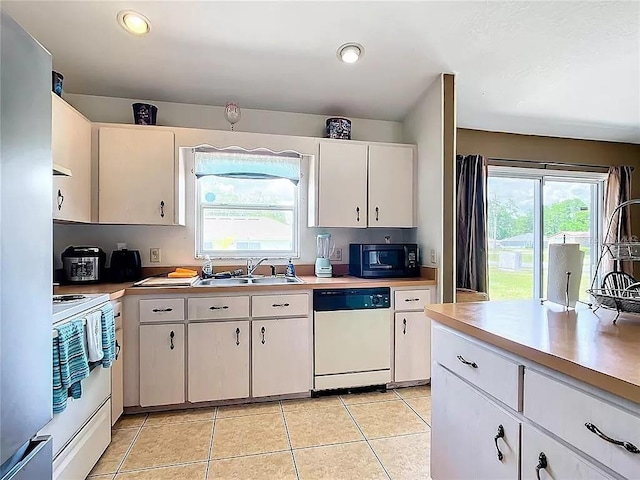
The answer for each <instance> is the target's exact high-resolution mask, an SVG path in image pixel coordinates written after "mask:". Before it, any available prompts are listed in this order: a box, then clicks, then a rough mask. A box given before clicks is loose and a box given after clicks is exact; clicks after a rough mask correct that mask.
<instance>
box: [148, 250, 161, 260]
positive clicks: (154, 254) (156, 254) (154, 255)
mask: <svg viewBox="0 0 640 480" xmlns="http://www.w3.org/2000/svg"><path fill="white" fill-rule="evenodd" d="M149 261H150V262H151V263H160V248H159V247H152V248H150V249H149Z"/></svg>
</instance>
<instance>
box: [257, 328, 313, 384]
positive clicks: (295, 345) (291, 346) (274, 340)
mask: <svg viewBox="0 0 640 480" xmlns="http://www.w3.org/2000/svg"><path fill="white" fill-rule="evenodd" d="M310 325H311V321H310V320H309V318H286V319H275V320H262V321H255V320H254V321H253V326H252V345H253V349H252V352H253V359H252V379H253V396H254V397H265V396H268V395H284V394H287V393H300V392H306V391H308V390H309V389H310V388H311V349H310V344H309V342H310Z"/></svg>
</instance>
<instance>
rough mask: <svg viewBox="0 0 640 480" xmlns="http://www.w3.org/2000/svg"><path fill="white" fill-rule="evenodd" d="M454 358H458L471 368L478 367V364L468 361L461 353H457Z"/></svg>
mask: <svg viewBox="0 0 640 480" xmlns="http://www.w3.org/2000/svg"><path fill="white" fill-rule="evenodd" d="M456 358H457V359H458V360H460V361H461V362H462V363H464V364H465V365H469V366H470V367H471V368H478V364H477V363H476V362H470V361H468V360H465V359H464V357H463V356H462V355H458V356H457V357H456Z"/></svg>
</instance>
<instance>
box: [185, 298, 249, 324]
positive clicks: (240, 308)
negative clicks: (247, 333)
mask: <svg viewBox="0 0 640 480" xmlns="http://www.w3.org/2000/svg"><path fill="white" fill-rule="evenodd" d="M188 302H189V304H188V305H189V320H216V319H218V318H220V319H223V318H248V317H249V297H204V298H190V299H189V300H188Z"/></svg>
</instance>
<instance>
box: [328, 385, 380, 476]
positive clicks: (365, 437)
mask: <svg viewBox="0 0 640 480" xmlns="http://www.w3.org/2000/svg"><path fill="white" fill-rule="evenodd" d="M340 401H341V402H342V405H343V406H344V408H345V410H346V411H347V413H348V414H349V417H351V420H352V421H353V423H355V425H356V427H357V428H358V430H359V431H360V435H362V436H363V437H364V441H365V442H367V445H368V447H369V450H371V453H373V456H374V457H376V460H378V463H379V464H380V466H381V467H382V470H383V471H384V473H385V475H386V476H387V478H388V479H389V480H391V475H389V472H388V471H387V468H386V467H385V466H384V464H383V463H382V460H380V457H378V454H377V453H376V451H375V450H374V449H373V447H372V446H371V444H370V443H369V439H368V438H367V436H366V435H365V434H364V432H363V431H362V428H360V425H359V424H358V422H357V421H356V419H355V418H354V417H353V415H352V414H351V411H350V410H349V407H347V404H346V403H344V400H343V399H342V397H340Z"/></svg>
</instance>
